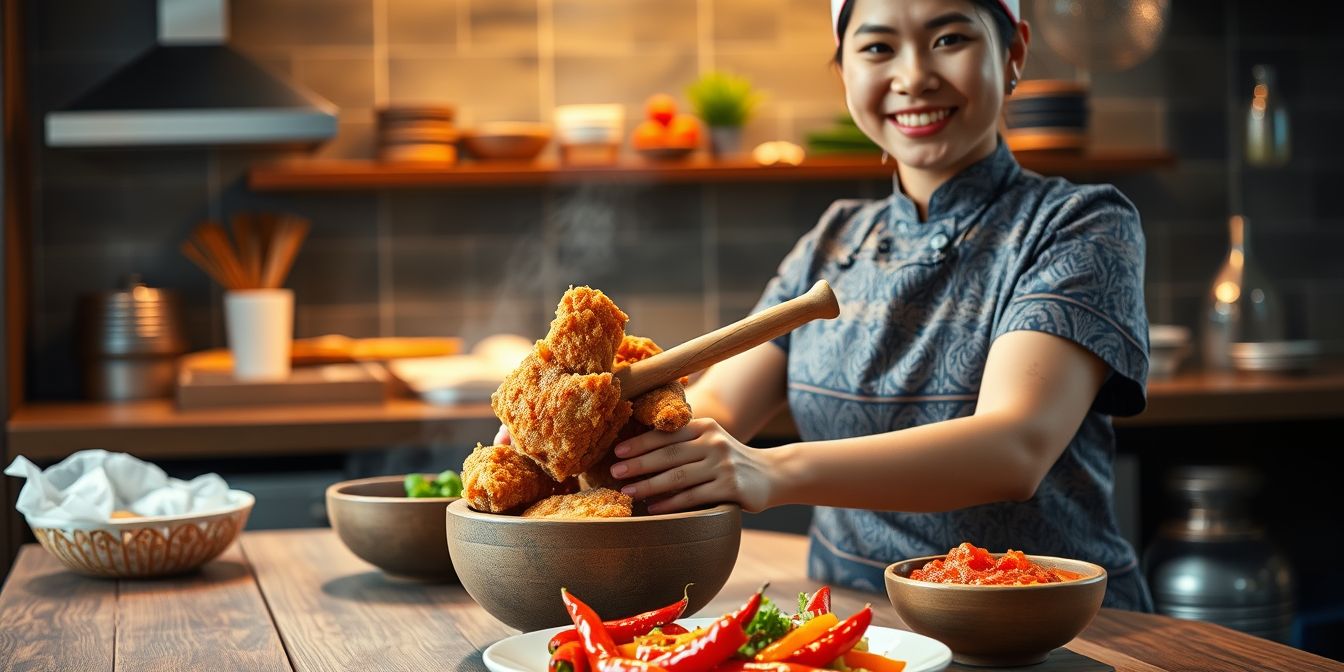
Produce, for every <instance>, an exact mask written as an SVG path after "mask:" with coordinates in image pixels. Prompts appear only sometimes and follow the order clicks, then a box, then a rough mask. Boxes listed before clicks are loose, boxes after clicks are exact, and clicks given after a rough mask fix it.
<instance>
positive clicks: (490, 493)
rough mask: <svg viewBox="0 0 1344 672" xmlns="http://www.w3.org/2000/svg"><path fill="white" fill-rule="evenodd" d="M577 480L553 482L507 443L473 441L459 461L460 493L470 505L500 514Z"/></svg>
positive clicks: (571, 487) (563, 489)
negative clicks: (474, 444)
mask: <svg viewBox="0 0 1344 672" xmlns="http://www.w3.org/2000/svg"><path fill="white" fill-rule="evenodd" d="M577 485H578V484H577V482H575V481H574V480H570V481H569V482H566V483H557V482H555V481H554V480H552V479H551V477H549V476H547V475H546V472H544V471H542V470H541V468H540V467H538V466H537V464H536V463H535V462H533V461H532V460H531V459H529V458H528V457H527V456H525V455H522V454H520V453H518V452H517V451H515V450H513V449H512V448H510V447H509V446H483V445H481V444H479V443H478V444H476V449H475V450H473V451H471V454H470V455H468V456H467V459H466V461H465V462H464V463H463V464H462V496H463V497H465V498H466V500H467V502H468V503H469V504H471V508H473V509H476V510H477V511H484V512H487V513H504V512H506V511H511V510H514V509H517V508H519V507H522V506H526V505H528V504H531V503H532V502H535V501H537V500H539V499H542V498H544V497H549V496H551V495H553V494H555V493H557V492H572V491H573V490H574V489H575V488H576V487H577Z"/></svg>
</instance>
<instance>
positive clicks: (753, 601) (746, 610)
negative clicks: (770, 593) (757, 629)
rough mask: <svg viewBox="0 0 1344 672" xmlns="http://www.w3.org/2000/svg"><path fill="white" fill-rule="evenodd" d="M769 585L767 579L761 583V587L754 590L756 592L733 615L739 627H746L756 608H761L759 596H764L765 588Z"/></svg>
mask: <svg viewBox="0 0 1344 672" xmlns="http://www.w3.org/2000/svg"><path fill="white" fill-rule="evenodd" d="M769 587H770V582H769V581H767V582H765V583H763V584H761V587H760V588H758V589H757V590H756V594H755V595H752V596H751V597H749V598H747V603H746V604H744V605H742V608H741V609H739V610H738V611H737V613H736V614H734V615H733V618H734V619H735V620H736V621H737V625H738V626H739V627H742V628H746V627H747V624H748V623H751V619H752V617H754V616H755V615H756V610H757V609H760V608H761V598H762V597H764V596H765V589H766V588H769Z"/></svg>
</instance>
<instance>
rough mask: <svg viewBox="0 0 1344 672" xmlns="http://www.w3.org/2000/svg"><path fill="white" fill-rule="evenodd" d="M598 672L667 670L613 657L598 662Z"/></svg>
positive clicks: (665, 671) (629, 659)
mask: <svg viewBox="0 0 1344 672" xmlns="http://www.w3.org/2000/svg"><path fill="white" fill-rule="evenodd" d="M597 672H667V670H664V669H663V668H661V667H658V666H657V665H654V664H653V663H647V662H644V661H642V660H635V659H634V658H616V657H611V658H603V659H601V660H599V661H597Z"/></svg>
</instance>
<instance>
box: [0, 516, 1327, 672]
mask: <svg viewBox="0 0 1344 672" xmlns="http://www.w3.org/2000/svg"><path fill="white" fill-rule="evenodd" d="M806 545H807V542H806V539H804V538H803V537H800V536H796V535H787V534H780V533H774V532H760V531H753V530H748V531H745V532H744V533H743V539H742V552H741V554H740V555H739V557H738V561H737V566H736V568H735V569H734V571H733V575H732V577H731V578H730V579H729V581H728V585H726V586H725V587H724V589H723V590H722V591H721V592H720V593H719V596H718V597H717V598H716V599H715V600H714V602H712V603H711V604H710V605H709V606H708V607H706V609H705V610H704V611H703V612H702V614H704V615H717V614H720V613H724V612H725V611H728V610H729V609H732V608H733V607H735V606H736V605H737V604H738V603H739V602H740V601H741V600H742V599H744V598H745V596H747V595H749V594H750V593H751V592H752V591H754V590H755V589H756V587H757V586H758V585H760V583H761V581H762V580H764V579H768V580H770V582H771V587H770V590H769V591H768V593H767V594H768V595H771V596H773V597H774V598H777V599H778V600H779V601H780V602H782V603H784V604H788V603H790V602H791V601H792V598H791V597H790V596H793V595H797V594H798V592H800V591H810V590H815V588H816V586H815V585H814V584H813V583H812V582H811V581H809V580H808V579H807V578H806V577H805V575H804V558H805V557H806ZM557 599H558V598H557ZM867 602H871V603H872V604H873V605H874V606H875V607H877V609H876V610H875V616H874V623H875V624H877V625H886V626H895V627H900V626H901V623H900V620H899V619H898V618H897V617H896V613H895V611H893V610H892V609H891V607H890V605H889V603H888V602H887V599H886V596H884V595H874V594H870V593H861V592H856V591H851V590H836V591H835V592H834V596H833V604H834V606H835V610H836V611H838V612H841V613H847V612H853V611H855V610H857V609H859V608H860V607H861V606H862V605H863V604H864V603H867ZM516 632H517V631H516V630H513V629H511V628H509V627H507V626H505V625H504V624H502V623H500V622H499V621H497V620H495V619H494V618H493V617H491V616H489V615H488V614H486V613H485V611H484V610H482V609H481V608H480V607H478V606H476V603H475V602H473V601H472V600H471V597H470V596H468V595H467V593H466V591H464V590H463V589H462V588H461V587H460V586H456V585H429V586H426V585H420V584H411V583H404V582H398V581H393V580H388V579H385V578H384V577H383V575H382V574H381V573H379V572H378V571H377V570H375V569H374V568H373V567H371V566H370V565H368V564H365V563H364V562H363V561H361V560H359V559H358V558H356V557H355V556H354V555H352V554H350V552H349V551H347V550H346V549H345V547H344V546H342V545H341V542H340V541H339V540H338V539H337V538H336V536H335V534H334V533H332V531H331V530H328V529H320V530H293V531H275V532H248V533H245V534H244V535H243V536H242V539H241V541H240V543H238V544H234V545H233V546H232V547H230V549H229V550H228V551H227V552H225V554H224V555H222V556H221V557H220V558H218V559H217V560H215V561H214V562H211V563H209V564H208V565H206V566H205V568H204V569H203V570H202V571H201V572H199V573H197V574H194V575H190V576H186V577H181V578H173V579H159V580H148V581H111V580H103V579H92V578H86V577H83V576H79V575H76V574H72V573H70V572H67V571H66V570H65V569H64V567H63V566H62V565H60V564H59V563H58V562H57V560H56V559H55V558H54V557H52V556H51V555H50V554H48V553H47V552H46V551H45V550H43V549H42V548H41V547H39V546H35V545H31V544H30V545H27V546H24V547H23V549H22V551H21V553H20V554H19V558H18V562H17V564H16V565H15V566H14V571H13V572H12V573H11V574H10V576H9V580H8V581H7V582H6V584H5V587H4V591H3V592H0V667H3V669H6V670H18V669H22V670H80V671H87V672H95V671H98V670H114V669H115V670H173V671H177V670H193V671H196V670H227V671H229V672H244V671H247V670H371V671H377V670H407V671H410V670H425V671H434V672H439V671H444V670H450V671H454V672H481V671H483V670H485V665H484V663H483V662H482V659H481V651H483V650H484V649H485V647H487V646H489V645H490V644H491V643H493V642H495V641H498V640H499V639H501V638H504V637H508V636H510V635H513V634H515V633H516ZM1068 648H1069V649H1072V650H1073V651H1075V652H1077V653H1080V654H1083V655H1085V656H1089V657H1092V658H1094V659H1096V660H1099V661H1102V662H1104V663H1106V664H1109V665H1111V666H1114V667H1115V669H1116V670H1119V671H1122V672H1127V671H1131V670H1132V671H1136V672H1161V671H1166V670H1200V671H1202V672H1208V671H1217V670H1245V669H1256V670H1284V671H1289V670H1291V671H1293V672H1305V671H1310V670H1344V664H1340V663H1337V662H1335V661H1332V660H1329V659H1326V658H1322V657H1320V656H1315V655H1312V654H1309V653H1306V652H1304V651H1300V650H1298V649H1293V648H1291V647H1287V646H1283V645H1281V644H1275V643H1272V642H1269V641H1266V640H1263V639H1258V638H1255V637H1251V636H1249V635H1245V634H1242V633H1239V632H1235V631H1232V630H1228V629H1226V628H1223V627H1220V626H1216V625H1210V624H1207V623H1201V622H1195V621H1180V620H1175V619H1171V618H1166V617H1163V616H1154V615H1148V614H1136V613H1132V612H1125V611H1116V610H1111V609H1103V610H1101V613H1100V614H1098V615H1097V617H1096V618H1095V619H1094V620H1093V621H1092V624H1091V625H1090V626H1089V627H1088V628H1087V630H1086V631H1084V633H1083V634H1082V635H1081V636H1080V637H1078V638H1077V639H1075V640H1074V641H1073V642H1071V643H1069V645H1068ZM539 672H540V671H539Z"/></svg>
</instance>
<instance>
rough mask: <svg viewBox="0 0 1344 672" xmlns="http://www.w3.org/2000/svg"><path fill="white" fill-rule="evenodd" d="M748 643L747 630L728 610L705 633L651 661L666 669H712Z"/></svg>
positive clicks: (700, 671)
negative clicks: (725, 614) (727, 612)
mask: <svg viewBox="0 0 1344 672" xmlns="http://www.w3.org/2000/svg"><path fill="white" fill-rule="evenodd" d="M746 643H747V633H746V631H745V630H743V629H742V625H741V624H740V623H738V621H737V615H736V614H728V615H727V616H724V617H723V618H720V619H719V620H717V621H715V622H714V625H712V626H710V627H709V631H707V632H706V633H705V634H703V635H701V636H699V637H696V638H695V639H692V640H691V641H689V642H687V643H686V644H684V645H682V646H679V647H677V648H676V649H674V650H672V651H668V652H667V653H665V654H663V655H661V656H658V657H657V658H654V659H653V660H652V661H650V662H652V663H653V664H655V665H658V666H659V667H662V668H663V669H665V670H667V672H709V670H710V669H711V668H713V667H714V666H715V665H718V664H719V663H722V662H723V661H725V660H728V658H729V657H731V656H732V655H733V654H734V653H736V652H737V650H738V649H740V648H742V645H743V644H746Z"/></svg>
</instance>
